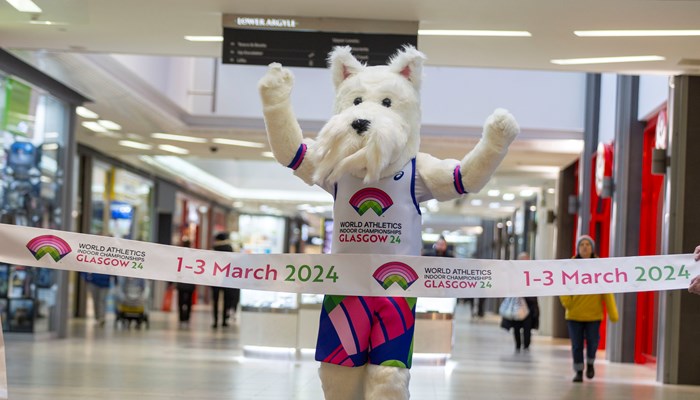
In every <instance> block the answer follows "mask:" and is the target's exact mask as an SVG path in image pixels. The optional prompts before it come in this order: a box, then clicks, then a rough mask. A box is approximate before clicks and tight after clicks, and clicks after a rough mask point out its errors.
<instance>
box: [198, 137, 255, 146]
mask: <svg viewBox="0 0 700 400" xmlns="http://www.w3.org/2000/svg"><path fill="white" fill-rule="evenodd" d="M211 141H212V142H214V143H217V144H228V145H231V146H241V147H256V148H261V147H265V145H264V144H262V143H258V142H248V141H246V140H234V139H223V138H214V139H212V140H211Z"/></svg>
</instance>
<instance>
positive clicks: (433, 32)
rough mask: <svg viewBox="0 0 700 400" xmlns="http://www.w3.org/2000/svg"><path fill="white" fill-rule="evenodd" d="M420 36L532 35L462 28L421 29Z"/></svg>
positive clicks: (525, 32) (524, 32) (523, 32)
mask: <svg viewBox="0 0 700 400" xmlns="http://www.w3.org/2000/svg"><path fill="white" fill-rule="evenodd" d="M418 35H420V36H506V37H530V36H532V34H531V33H530V32H528V31H490V30H462V29H419V30H418Z"/></svg>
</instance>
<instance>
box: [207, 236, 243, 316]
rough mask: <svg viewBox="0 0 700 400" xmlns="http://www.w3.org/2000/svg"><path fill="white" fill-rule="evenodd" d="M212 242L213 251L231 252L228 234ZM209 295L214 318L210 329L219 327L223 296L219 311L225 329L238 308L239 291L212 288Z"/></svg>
mask: <svg viewBox="0 0 700 400" xmlns="http://www.w3.org/2000/svg"><path fill="white" fill-rule="evenodd" d="M214 240H215V241H214V246H213V247H212V248H213V249H214V250H216V251H228V252H233V247H232V246H231V244H230V243H229V234H228V233H225V232H221V233H219V234H217V235H216V236H215V237H214ZM211 294H212V310H213V317H214V320H213V323H212V325H211V327H212V328H213V329H216V328H217V327H218V326H219V325H218V321H219V319H218V317H219V298H220V297H221V295H223V298H224V299H223V302H224V304H223V310H221V321H222V322H221V326H222V327H224V328H225V327H227V326H228V319H229V317H230V316H232V317H233V318H234V319H235V318H236V316H235V315H236V309H237V308H238V300H239V299H240V297H241V289H234V288H227V287H216V286H212V288H211ZM231 313H232V314H233V315H232V314H231Z"/></svg>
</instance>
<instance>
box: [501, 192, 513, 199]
mask: <svg viewBox="0 0 700 400" xmlns="http://www.w3.org/2000/svg"><path fill="white" fill-rule="evenodd" d="M503 200H505V201H512V200H515V194H513V193H503Z"/></svg>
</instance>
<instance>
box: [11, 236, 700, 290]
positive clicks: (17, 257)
mask: <svg viewBox="0 0 700 400" xmlns="http://www.w3.org/2000/svg"><path fill="white" fill-rule="evenodd" d="M0 261H1V262H5V263H9V264H16V265H23V266H32V267H42V268H52V269H59V270H66V271H84V272H94V273H101V274H110V275H117V276H127V277H134V278H143V279H153V280H160V281H170V282H188V283H195V284H198V285H207V286H223V287H232V288H241V289H255V290H266V291H275V292H291V293H314V294H325V293H328V294H336V295H360V296H399V297H458V298H469V297H525V296H554V295H570V294H594V293H621V292H643V291H656V290H671V289H687V288H688V286H689V284H690V281H691V279H692V278H693V277H694V276H696V275H698V274H700V263H697V262H695V261H694V259H693V255H692V254H680V255H664V256H645V257H619V258H594V259H566V260H531V261H530V260H528V261H503V260H477V259H465V258H443V257H416V256H393V255H371V254H322V255H319V254H240V253H230V252H219V251H209V250H197V249H190V248H184V247H177V246H166V245H161V244H154V243H147V242H138V241H134V240H126V239H117V238H112V237H105V236H95V235H86V234H80V233H73V232H64V231H55V230H48V229H38V228H29V227H24V226H16V225H6V224H0Z"/></svg>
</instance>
